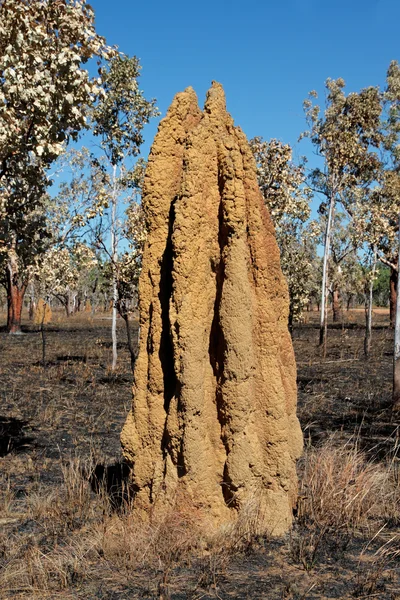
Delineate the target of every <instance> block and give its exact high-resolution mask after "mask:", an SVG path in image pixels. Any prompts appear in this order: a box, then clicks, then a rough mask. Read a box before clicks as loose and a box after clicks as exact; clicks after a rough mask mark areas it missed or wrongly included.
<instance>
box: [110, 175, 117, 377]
mask: <svg viewBox="0 0 400 600" xmlns="http://www.w3.org/2000/svg"><path fill="white" fill-rule="evenodd" d="M111 202H112V204H111V269H112V297H113V307H112V321H111V338H112V363H111V370H112V371H115V369H116V367H117V358H118V353H117V302H118V287H117V283H118V282H117V258H118V239H117V167H116V165H113V194H112V200H111Z"/></svg>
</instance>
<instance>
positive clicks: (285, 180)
mask: <svg viewBox="0 0 400 600" xmlns="http://www.w3.org/2000/svg"><path fill="white" fill-rule="evenodd" d="M250 145H251V148H252V151H253V154H254V157H255V160H256V165H257V175H258V183H259V186H260V189H261V192H262V194H263V197H264V202H265V204H266V206H267V208H268V210H269V213H270V215H271V219H272V221H273V223H274V226H275V232H276V238H277V242H278V246H279V249H280V252H281V266H282V271H283V273H284V275H285V277H286V281H287V283H288V288H289V298H290V304H289V329H290V331H292V328H293V322H294V320H296V319H298V318H299V317H300V315H301V313H302V311H303V309H304V307H305V305H306V304H307V303H308V301H309V287H308V282H309V280H310V276H311V271H312V261H313V258H314V255H315V239H314V236H313V234H312V229H310V228H309V227H308V226H307V225H306V222H307V220H308V219H309V217H310V190H309V188H308V186H307V185H305V183H306V181H305V180H306V177H305V162H304V160H303V161H301V162H300V164H298V165H296V164H295V163H294V162H293V160H292V148H291V147H290V145H289V144H283V143H282V142H280V141H279V140H276V139H272V140H270V141H269V142H267V141H264V140H263V139H262V138H261V137H255V138H254V139H252V140H250Z"/></svg>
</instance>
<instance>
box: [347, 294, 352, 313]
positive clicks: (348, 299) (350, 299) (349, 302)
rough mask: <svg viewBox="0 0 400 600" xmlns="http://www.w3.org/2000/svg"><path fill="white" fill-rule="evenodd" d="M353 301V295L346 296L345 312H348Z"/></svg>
mask: <svg viewBox="0 0 400 600" xmlns="http://www.w3.org/2000/svg"><path fill="white" fill-rule="evenodd" d="M352 300H353V294H348V295H347V303H346V311H347V312H349V310H350V305H351V301H352Z"/></svg>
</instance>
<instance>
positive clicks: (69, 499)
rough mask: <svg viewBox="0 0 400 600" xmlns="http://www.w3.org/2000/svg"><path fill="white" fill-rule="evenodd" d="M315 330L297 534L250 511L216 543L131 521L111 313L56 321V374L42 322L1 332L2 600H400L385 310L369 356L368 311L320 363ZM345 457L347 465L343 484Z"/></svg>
mask: <svg viewBox="0 0 400 600" xmlns="http://www.w3.org/2000/svg"><path fill="white" fill-rule="evenodd" d="M0 316H1V315H0ZM317 321H318V315H317V314H316V313H313V314H307V315H306V318H305V322H304V323H302V324H301V325H298V326H297V327H296V328H295V330H294V334H293V341H294V346H295V352H296V358H297V365H298V391H299V417H300V420H301V424H302V427H303V431H304V438H305V446H306V451H305V455H304V458H303V459H302V460H301V461H300V462H299V477H300V500H299V506H298V509H297V511H296V516H295V523H294V528H293V531H292V532H291V533H290V534H288V535H287V536H286V537H285V538H283V539H279V540H276V539H272V538H270V537H269V536H268V535H265V534H262V533H260V532H258V531H257V523H256V517H255V516H254V515H255V513H252V514H251V515H250V516H248V517H247V519H246V520H244V521H243V522H241V523H239V525H238V526H237V527H236V529H234V530H232V531H226V532H219V533H218V535H217V534H216V535H214V537H213V541H212V542H210V541H205V538H204V539H203V537H202V536H201V535H199V534H198V531H197V530H196V523H195V521H194V517H193V515H190V514H185V513H179V514H174V515H171V514H170V515H167V516H166V519H165V521H164V522H162V523H156V524H153V525H152V526H151V527H150V526H149V527H148V526H146V525H144V524H142V523H138V522H137V521H133V520H132V517H131V516H130V513H129V490H128V489H127V484H126V481H127V475H128V470H127V467H126V465H124V464H123V462H122V458H121V452H120V445H119V434H120V431H121V428H122V425H123V423H124V420H125V417H126V414H127V412H128V410H129V408H130V402H131V383H132V373H131V371H130V359H129V354H128V351H127V347H126V336H125V331H124V326H123V324H122V323H119V337H120V342H119V362H118V368H117V371H116V372H115V373H112V372H111V370H110V363H111V348H110V346H111V344H110V318H109V316H108V315H95V317H94V318H93V319H91V318H90V315H88V314H82V315H77V316H74V317H72V318H70V319H69V320H66V319H65V318H63V317H62V316H61V314H60V315H56V316H55V318H54V319H53V322H52V323H51V324H49V325H48V326H47V330H46V362H45V366H43V364H42V342H41V336H40V333H39V332H38V331H37V328H36V327H35V326H33V325H31V324H30V323H29V322H28V321H25V322H24V328H23V329H24V335H21V336H9V335H8V334H7V333H6V331H5V327H4V326H3V327H2V328H1V329H0V359H1V360H0V395H1V403H0V598H1V599H2V600H6V599H11V598H12V599H15V598H32V599H41V598H60V599H65V600H67V599H72V598H74V599H75V598H76V599H86V598H87V599H90V598H103V599H113V600H117V599H118V600H123V599H124V600H125V599H126V600H128V598H129V599H133V598H148V599H150V598H153V599H156V598H158V599H159V600H161V599H164V600H167V599H169V598H171V599H176V600H178V599H179V600H180V599H182V600H183V599H185V598H193V599H197V600H200V599H209V598H220V599H224V600H225V599H229V598H243V599H244V598H248V599H250V598H251V599H258V598H260V599H261V598H263V599H264V598H265V599H271V600H274V599H277V600H278V599H287V600H289V599H293V600H301V599H303V598H309V599H328V598H329V599H330V598H346V599H350V598H380V599H382V600H400V506H399V501H400V450H399V447H400V425H399V417H398V415H397V416H396V414H393V412H392V411H391V407H390V399H391V376H392V375H391V370H392V346H393V333H392V331H391V330H390V329H389V328H388V312H387V311H385V310H381V309H379V310H376V311H375V314H374V327H373V343H372V353H371V357H370V358H369V359H368V360H365V358H364V355H363V336H364V329H363V325H364V314H363V311H361V310H360V311H350V312H349V313H346V314H344V316H343V320H342V322H341V323H335V324H332V323H331V324H330V327H329V331H328V351H327V356H326V358H325V359H322V358H321V356H320V350H319V348H318V345H317V342H318V333H319V332H318V323H317ZM1 322H2V323H4V322H5V317H4V315H2V321H0V323H1ZM134 330H135V335H136V334H137V331H136V326H135V324H134ZM349 456H350V457H351V459H352V460H353V463H352V464H351V468H350V467H348V466H343V468H342V470H341V471H340V473H339V475H337V474H336V470H337V469H338V468H339V466H340V465H342V462H341V461H342V459H343V457H349ZM318 461H320V462H318ZM329 461H330V462H329ZM355 461H361V462H362V465H361V462H360V463H357V465H356V466H354V465H355ZM339 463H340V465H339ZM344 464H346V465H348V463H346V461H344V462H343V465H344ZM318 465H319V466H318ZM360 465H361V466H360ZM312 469H314V471H313V470H312ZM323 469H325V471H324V470H323ZM335 469H336V470H335ZM346 469H350V470H349V471H348V473H350V474H348V473H347V474H346V473H345V470H346ZM310 473H311V474H310ZM345 476H347V479H346V483H341V482H343V481H344V479H343V477H345ZM335 477H336V479H335ZM368 477H369V479H368ZM379 477H381V479H379ZM330 478H331V479H330ZM341 478H342V479H341ZM363 478H364V479H363ZM328 480H329V481H332V486H333V487H332V488H331V490H333V491H331V492H328V493H327V491H326V490H327V489H328V488H327V486H326V484H327V482H328ZM316 482H318V486H319V487H318V486H316ZM371 482H373V483H371ZM357 486H359V488H358V487H357ZM374 486H376V487H374ZM384 486H388V487H387V488H386V487H384ZM344 488H346V489H344ZM352 489H357V492H356V493H352V494H351V495H350V496H346V498H349V499H348V500H344V501H343V502H342V501H341V500H340V498H342V496H343V497H344V492H346V494H347V492H348V491H349V490H350V492H351V490H352ZM369 490H371V491H370V493H369ZM381 492H382V496H381V495H380V494H381ZM324 494H325V495H324ZM368 494H369V496H368ZM334 496H338V498H339V500H337V502H336V504H333V503H332V502H333V498H334ZM340 502H342V503H340ZM328 506H329V508H328ZM355 506H357V511H355V510H353V508H354V507H355ZM332 507H333V508H332ZM335 507H338V508H337V509H336V508H335ZM339 511H343V515H339V514H335V512H336V513H338V512H339ZM339 517H340V518H339ZM146 527H147V528H146Z"/></svg>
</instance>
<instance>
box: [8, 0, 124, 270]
mask: <svg viewBox="0 0 400 600" xmlns="http://www.w3.org/2000/svg"><path fill="white" fill-rule="evenodd" d="M114 54H115V51H113V50H111V49H110V48H109V47H107V46H106V45H105V43H104V39H103V38H102V37H100V36H99V35H98V34H97V33H96V31H95V28H94V13H93V10H92V8H91V7H90V6H89V4H87V3H86V0H29V1H28V0H3V1H2V2H1V3H0V255H1V254H2V255H3V261H4V260H5V261H6V262H7V261H8V263H9V264H10V260H9V258H10V256H11V255H13V264H14V265H18V268H19V274H20V275H21V274H22V272H23V277H24V278H25V279H26V278H27V277H28V276H29V267H30V266H31V265H32V264H33V262H34V261H35V257H36V255H37V254H39V253H41V252H42V251H43V250H44V248H45V244H44V241H45V239H46V238H47V237H48V235H49V232H48V230H47V229H46V224H45V190H46V188H47V186H48V185H49V183H50V181H49V174H48V168H49V167H50V165H51V164H52V163H53V162H54V161H55V160H56V159H57V157H58V156H59V155H60V154H61V153H62V151H63V149H64V146H65V143H66V142H68V141H69V140H71V139H72V140H76V139H77V137H78V133H79V131H80V130H81V129H82V128H84V127H86V126H87V116H88V114H89V108H90V106H91V105H92V104H93V102H94V101H95V100H96V98H97V97H98V95H99V94H100V92H101V87H100V84H101V82H100V81H99V80H98V79H97V78H91V77H90V76H89V73H88V71H87V69H85V68H84V66H83V65H85V63H87V61H88V60H89V59H91V58H92V57H97V59H98V61H99V62H100V61H101V59H103V58H109V57H110V56H113V55H114ZM16 276H17V274H16V273H15V272H14V273H13V277H16Z"/></svg>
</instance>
